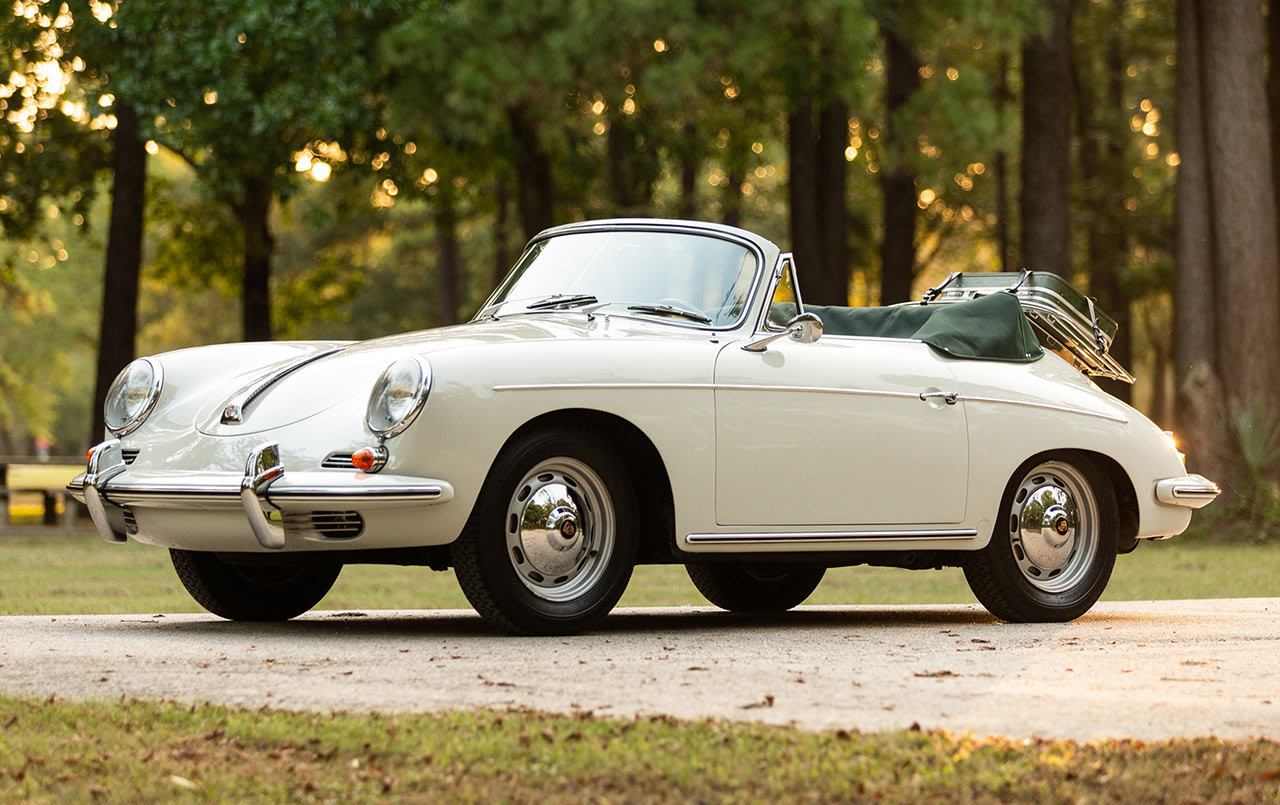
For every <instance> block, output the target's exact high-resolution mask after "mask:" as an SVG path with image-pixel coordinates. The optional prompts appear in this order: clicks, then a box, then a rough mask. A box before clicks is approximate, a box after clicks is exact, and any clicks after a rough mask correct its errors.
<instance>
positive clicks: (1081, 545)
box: [964, 452, 1120, 623]
mask: <svg viewBox="0 0 1280 805" xmlns="http://www.w3.org/2000/svg"><path fill="white" fill-rule="evenodd" d="M1119 530H1120V524H1119V514H1118V507H1117V505H1116V494H1115V489H1114V487H1113V486H1112V485H1111V483H1109V482H1108V479H1107V478H1106V476H1105V475H1104V474H1103V473H1102V472H1100V471H1099V470H1098V469H1097V467H1096V466H1095V465H1094V464H1093V462H1091V461H1090V460H1089V459H1088V458H1087V457H1086V456H1084V455H1082V454H1080V453H1074V452H1072V453H1060V454H1053V455H1050V456H1044V457H1039V458H1036V459H1032V460H1031V461H1029V462H1027V463H1026V464H1024V465H1022V467H1020V468H1019V469H1018V472H1016V473H1015V474H1014V476H1013V478H1012V479H1011V480H1010V482H1009V486H1008V487H1007V488H1006V490H1005V495H1004V500H1003V502H1002V504H1001V506H1000V516H999V518H998V519H997V520H996V528H995V533H994V534H993V535H992V537H991V542H990V544H988V545H987V547H986V548H984V549H982V550H981V551H978V552H977V553H976V554H975V555H974V556H972V557H971V559H970V561H969V562H968V563H967V564H966V565H965V568H964V574H965V578H966V579H967V580H968V582H969V587H970V589H972V590H973V593H974V595H975V596H977V598H978V600H979V601H980V602H982V605H983V606H984V607H986V608H987V610H988V611H990V612H991V614H993V615H995V616H996V617H998V618H1001V619H1003V620H1007V621H1013V622H1021V623H1034V622H1059V621H1069V620H1072V619H1074V618H1078V617H1079V616H1081V615H1083V614H1084V613H1085V612H1088V611H1089V608H1090V607H1092V606H1093V605H1094V603H1095V602H1096V601H1097V600H1098V597H1099V596H1101V595H1102V591H1103V590H1104V589H1106V586H1107V582H1108V581H1109V580H1110V579H1111V570H1112V568H1113V567H1114V566H1115V561H1116V546H1117V540H1118V535H1119Z"/></svg>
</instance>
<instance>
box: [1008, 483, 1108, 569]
mask: <svg viewBox="0 0 1280 805" xmlns="http://www.w3.org/2000/svg"><path fill="white" fill-rule="evenodd" d="M1098 521H1099V518H1098V504H1097V502H1096V501H1095V499H1094V495H1093V490H1092V489H1090V487H1089V484H1088V483H1087V482H1086V481H1085V478H1084V476H1083V475H1081V473H1080V471H1079V470H1077V469H1076V468H1075V467H1074V466H1072V465H1070V464H1068V463H1066V462H1062V461H1047V462H1045V463H1043V464H1040V465H1039V466H1037V467H1034V468H1033V469H1032V470H1031V471H1030V472H1028V473H1027V474H1026V475H1025V476H1024V477H1023V479H1022V482H1021V483H1020V484H1019V485H1018V489H1017V491H1016V492H1015V493H1014V496H1013V507H1012V510H1011V511H1010V521H1009V540H1010V542H1011V544H1012V547H1013V556H1014V560H1015V561H1016V562H1017V565H1018V570H1019V571H1021V573H1022V575H1023V577H1024V578H1025V579H1026V580H1027V581H1029V582H1030V583H1031V584H1032V585H1034V586H1036V587H1038V588H1040V589H1041V590H1044V591H1045V592H1049V593H1056V592H1062V591H1063V590H1066V589H1069V588H1071V587H1072V586H1073V585H1074V584H1075V583H1076V582H1077V581H1079V579H1080V577H1081V576H1082V575H1083V574H1085V573H1087V572H1088V569H1089V567H1090V566H1091V564H1092V562H1093V557H1094V556H1095V555H1096V553H1097V551H1098V544H1099V534H1098Z"/></svg>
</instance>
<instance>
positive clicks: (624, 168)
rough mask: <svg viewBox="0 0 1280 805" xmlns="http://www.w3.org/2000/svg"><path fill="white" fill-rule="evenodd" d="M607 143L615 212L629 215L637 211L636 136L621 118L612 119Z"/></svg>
mask: <svg viewBox="0 0 1280 805" xmlns="http://www.w3.org/2000/svg"><path fill="white" fill-rule="evenodd" d="M605 145H606V150H607V152H608V155H609V193H610V195H611V196H612V201H613V208H614V214H615V215H618V216H627V215H631V214H633V213H634V212H635V208H636V206H637V195H638V194H637V193H636V191H635V173H636V170H635V165H634V164H633V161H634V159H635V156H636V150H635V138H633V137H632V136H631V134H630V133H629V132H628V131H627V130H626V126H625V125H624V124H623V122H622V121H621V120H619V119H614V120H612V121H610V125H609V131H608V133H606V134H605Z"/></svg>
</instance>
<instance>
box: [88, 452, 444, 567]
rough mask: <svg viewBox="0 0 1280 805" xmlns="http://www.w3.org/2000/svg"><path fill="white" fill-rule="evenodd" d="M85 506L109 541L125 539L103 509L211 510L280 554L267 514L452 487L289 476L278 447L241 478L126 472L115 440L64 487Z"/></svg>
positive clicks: (388, 502)
mask: <svg viewBox="0 0 1280 805" xmlns="http://www.w3.org/2000/svg"><path fill="white" fill-rule="evenodd" d="M67 491H68V492H70V493H71V494H72V495H73V496H75V497H76V498H77V499H78V500H81V501H83V502H84V504H85V505H86V506H87V507H88V509H89V516H90V517H91V518H92V519H93V524H94V527H95V528H97V530H98V533H99V534H100V535H101V536H102V538H103V539H105V540H106V541H108V542H124V541H125V539H126V536H125V534H124V533H122V532H121V531H120V530H119V529H118V528H117V527H116V526H115V525H113V524H112V518H111V517H110V516H109V515H108V511H107V507H108V506H114V507H117V508H119V509H125V508H129V507H139V508H153V509H189V510H195V511H200V510H215V509H226V508H239V509H241V510H243V512H244V517H245V520H246V521H247V523H248V525H249V528H250V529H251V530H252V531H253V536H254V538H255V539H256V540H257V541H258V544H259V545H261V546H262V547H263V548H270V549H273V550H279V549H281V548H284V547H285V527H284V526H283V525H282V524H281V523H280V522H277V521H276V518H275V517H274V516H273V515H276V514H286V513H289V512H310V511H317V510H323V509H332V508H341V509H355V510H358V511H362V512H363V511H367V510H372V509H384V508H397V507H412V506H422V505H431V504H438V503H447V502H448V501H450V500H452V499H453V487H452V486H451V485H450V484H448V483H447V482H445V481H440V480H435V479H428V478H416V477H407V476H399V475H385V476H384V475H365V474H362V473H356V474H341V475H339V474H336V473H333V472H290V473H289V474H288V475H286V474H285V471H284V466H283V463H282V462H281V459H280V447H279V445H277V444H276V443H274V442H268V443H265V444H261V445H259V446H258V447H256V448H255V449H253V450H252V451H250V453H249V456H248V458H247V460H246V462H245V471H244V473H243V475H237V474H234V473H227V472H178V471H155V470H151V471H141V472H139V471H134V470H129V469H128V466H127V465H126V463H125V460H124V454H123V453H122V451H121V449H120V441H119V440H118V439H111V440H109V441H106V442H103V443H102V444H99V445H98V446H96V447H94V448H93V449H92V450H91V451H90V452H89V467H88V470H87V471H85V472H84V473H83V474H81V475H78V476H76V478H75V479H73V480H72V481H71V483H70V484H68V485H67Z"/></svg>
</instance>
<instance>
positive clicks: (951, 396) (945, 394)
mask: <svg viewBox="0 0 1280 805" xmlns="http://www.w3.org/2000/svg"><path fill="white" fill-rule="evenodd" d="M935 397H941V398H942V399H943V401H944V402H946V404H947V405H955V404H956V400H958V399H960V395H959V394H957V393H955V392H954V391H922V392H920V399H921V400H924V401H926V402H927V401H928V400H931V399H933V398H935Z"/></svg>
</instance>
